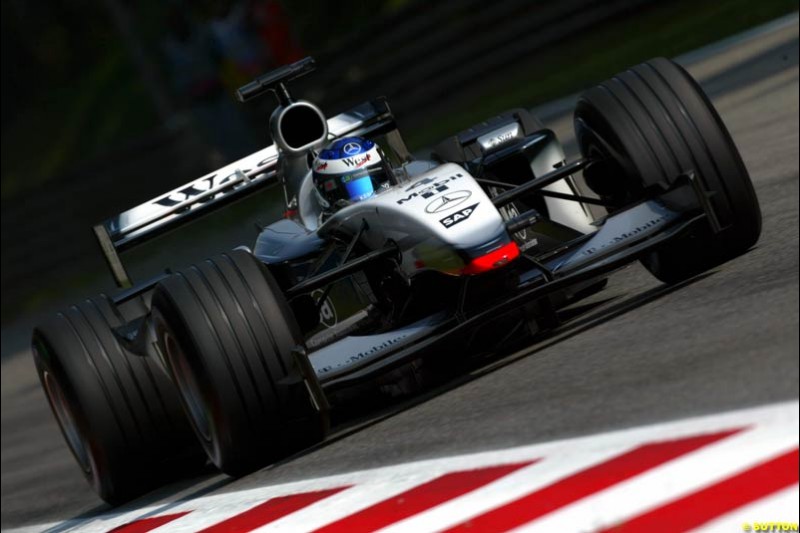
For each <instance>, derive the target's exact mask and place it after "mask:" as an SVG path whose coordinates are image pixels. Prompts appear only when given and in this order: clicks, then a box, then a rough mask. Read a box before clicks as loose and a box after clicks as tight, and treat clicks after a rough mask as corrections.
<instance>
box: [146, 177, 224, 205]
mask: <svg viewBox="0 0 800 533" xmlns="http://www.w3.org/2000/svg"><path fill="white" fill-rule="evenodd" d="M236 177H237V172H234V173H233V174H229V175H228V176H218V175H216V174H215V175H213V176H209V177H207V178H203V179H200V180H197V181H195V182H194V183H192V184H191V185H189V186H188V187H184V188H183V189H181V190H179V191H175V192H173V193H170V194H169V195H167V196H165V197H163V198H159V199H158V200H156V201H154V202H153V203H154V204H156V205H160V206H164V207H173V206H176V205H178V204H180V203H183V202H185V201H186V200H189V199H190V198H194V197H195V196H199V195H201V194H203V193H206V192H208V191H210V190H211V189H213V188H215V187H219V186H220V185H223V184H225V183H228V182H229V181H232V180H234V179H235V178H236ZM214 196H215V195H211V196H210V197H208V198H205V199H204V201H206V202H207V201H209V200H213V199H214Z"/></svg>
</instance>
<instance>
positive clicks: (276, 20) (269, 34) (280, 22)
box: [250, 0, 306, 66]
mask: <svg viewBox="0 0 800 533" xmlns="http://www.w3.org/2000/svg"><path fill="white" fill-rule="evenodd" d="M250 11H251V14H252V20H253V23H254V25H255V29H256V33H257V35H258V38H259V39H260V40H261V43H262V46H264V48H265V49H266V50H269V52H270V56H271V57H272V61H273V63H274V64H275V66H280V65H288V64H289V63H294V62H295V61H298V60H300V59H303V57H305V55H306V54H305V53H304V52H303V49H302V48H301V47H300V44H299V43H298V42H297V39H295V37H294V35H293V33H292V28H291V24H290V21H289V17H288V16H287V14H286V11H285V10H284V9H283V6H282V5H281V3H280V2H279V1H278V0H261V1H259V0H255V1H253V2H252V6H251V9H250Z"/></svg>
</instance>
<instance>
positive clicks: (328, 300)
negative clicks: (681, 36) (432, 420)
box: [32, 58, 761, 503]
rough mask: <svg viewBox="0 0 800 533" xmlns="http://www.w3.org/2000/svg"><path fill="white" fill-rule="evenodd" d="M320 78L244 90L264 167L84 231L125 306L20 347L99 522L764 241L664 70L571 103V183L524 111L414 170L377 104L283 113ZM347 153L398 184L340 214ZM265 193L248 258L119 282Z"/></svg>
mask: <svg viewBox="0 0 800 533" xmlns="http://www.w3.org/2000/svg"><path fill="white" fill-rule="evenodd" d="M313 67H314V62H313V60H312V59H311V58H306V59H304V60H302V61H300V62H298V63H295V64H292V65H288V66H285V67H282V68H280V69H278V70H276V71H273V72H271V73H268V74H266V75H264V76H261V77H259V78H257V79H256V80H255V81H253V82H252V83H250V84H248V85H246V86H244V87H242V88H241V89H239V92H238V96H239V98H240V99H241V100H242V101H245V100H249V99H251V98H254V97H256V96H258V95H261V94H264V93H267V92H272V93H274V94H275V95H276V96H277V99H278V104H279V105H278V107H277V109H276V110H275V112H274V113H273V115H272V118H271V120H270V128H271V133H272V138H273V140H274V145H272V146H269V147H267V148H265V149H263V150H261V151H259V152H256V153H254V154H252V155H250V156H248V157H245V158H244V159H242V160H240V161H237V162H235V163H232V164H230V165H228V166H226V167H224V168H222V169H220V170H218V171H217V172H213V173H211V174H209V175H207V176H204V177H202V178H200V179H198V180H196V181H194V182H191V183H189V184H187V185H185V186H183V187H180V188H178V189H176V190H173V191H171V192H169V193H167V194H164V195H163V196H161V197H159V198H156V199H154V200H152V201H150V202H147V203H145V204H143V205H140V206H139V207H136V208H134V209H131V210H129V211H126V212H124V213H122V214H120V215H118V216H115V217H113V218H111V219H110V220H107V221H106V222H104V223H102V224H99V225H97V226H96V227H95V228H94V231H95V233H96V236H97V239H98V241H99V244H100V246H101V248H102V250H103V252H104V255H105V257H106V260H107V262H108V265H109V267H110V270H111V273H112V275H113V277H114V279H115V280H116V282H117V284H118V285H119V286H120V287H121V288H123V290H121V291H120V292H118V293H116V294H115V295H113V296H106V295H100V296H97V297H93V298H89V299H86V300H84V301H83V302H81V303H79V304H77V305H74V306H72V307H70V308H69V309H66V310H64V311H63V312H61V313H59V314H57V315H56V316H54V317H53V318H52V319H51V320H49V321H48V322H46V323H44V324H42V325H40V326H39V327H37V328H36V329H35V330H34V332H33V340H32V343H33V355H34V359H35V362H36V367H37V370H38V372H39V375H40V378H41V382H42V385H43V387H44V390H45V392H46V395H47V398H48V400H49V402H50V405H51V407H52V409H53V412H54V414H55V416H56V418H57V420H58V423H59V425H60V427H61V431H62V432H63V434H64V437H65V439H66V441H67V443H68V445H69V447H70V449H71V450H72V453H73V454H74V456H75V458H76V460H77V462H78V464H79V465H80V467H81V469H82V470H83V472H84V474H85V476H86V478H87V479H88V480H89V482H90V483H91V484H92V486H93V488H94V489H95V490H96V491H97V493H98V494H99V495H100V497H101V498H103V499H105V500H107V501H109V502H112V503H118V502H122V501H125V500H127V499H130V498H132V497H135V496H136V495H138V494H141V493H143V492H144V491H147V490H149V489H151V488H153V487H155V486H157V485H158V484H159V483H163V482H165V481H167V480H168V479H171V478H174V477H175V476H178V475H181V474H182V473H185V472H191V471H192V470H193V469H195V468H197V467H198V465H203V464H204V462H205V460H206V457H207V458H209V459H210V460H211V461H212V462H213V463H214V465H216V466H217V467H218V468H219V469H220V470H222V471H223V472H225V473H228V474H231V475H234V476H236V475H241V474H244V473H246V472H249V471H252V470H254V469H256V468H259V467H261V466H263V465H266V464H269V463H270V462H274V461H275V460H276V459H278V458H280V457H283V456H286V455H287V454H290V453H293V452H296V451H298V450H300V449H302V448H304V447H306V446H309V445H311V444H313V443H316V442H319V441H321V440H323V439H324V437H325V434H326V432H327V431H328V430H329V427H330V424H329V421H330V413H331V409H335V408H336V407H337V401H338V400H337V398H339V396H341V395H342V394H343V391H348V390H350V391H352V390H358V389H359V388H360V387H364V386H371V385H373V384H374V385H376V386H378V387H383V386H387V384H388V385H390V384H391V383H392V382H393V380H402V379H406V378H407V377H408V372H409V371H413V369H414V368H416V367H415V365H417V364H418V363H419V362H420V361H422V362H423V363H422V364H424V362H425V361H431V360H435V361H439V362H441V361H447V360H448V359H447V358H451V359H449V360H451V361H452V360H457V359H459V358H467V357H469V356H470V354H472V353H475V352H476V351H484V352H486V351H491V350H494V349H497V347H498V346H500V345H501V342H502V340H503V339H507V338H509V337H510V336H512V335H518V334H522V333H521V332H524V333H525V334H536V333H538V332H541V331H544V330H547V329H548V328H553V327H554V326H557V325H558V314H557V313H556V311H557V310H558V309H559V308H561V307H562V306H564V305H565V304H567V303H569V302H571V301H575V299H576V298H580V297H581V296H582V295H585V294H588V293H590V292H591V291H592V290H597V289H598V288H600V287H602V284H603V282H604V280H605V279H606V278H607V276H608V275H609V274H610V273H611V272H612V271H615V270H617V269H619V268H621V267H622V266H624V265H627V264H629V263H631V262H633V261H637V260H638V261H641V262H642V264H643V265H644V266H645V267H646V268H647V269H648V270H649V271H650V272H651V273H652V274H653V275H655V276H656V277H657V278H659V279H660V280H663V281H665V282H670V283H671V282H677V281H680V280H684V279H687V278H689V277H691V276H693V275H695V274H697V273H699V272H703V271H705V270H707V269H709V268H711V267H714V266H716V265H719V264H721V263H723V262H725V261H727V260H729V259H731V258H733V257H735V256H737V255H740V254H742V253H744V252H745V251H747V250H748V249H749V248H750V247H752V246H753V245H754V244H755V243H756V241H757V240H758V237H759V234H760V231H761V214H760V210H759V206H758V201H757V199H756V196H755V193H754V190H753V186H752V184H751V182H750V178H749V176H748V173H747V170H746V169H745V167H744V164H743V163H742V159H741V157H740V156H739V153H738V151H737V149H736V147H735V146H734V143H733V142H732V140H731V137H730V135H729V134H728V132H727V130H726V129H725V126H724V125H723V124H722V121H721V120H720V117H719V115H718V114H717V113H716V111H715V110H714V108H713V107H712V105H711V103H710V102H709V100H708V98H707V97H706V96H705V95H704V94H703V92H702V90H701V89H700V87H699V86H698V84H697V83H696V82H695V81H694V80H693V79H692V78H691V77H690V76H689V74H687V73H686V71H685V70H683V69H682V68H681V67H680V66H678V65H676V64H675V63H673V62H671V61H669V60H667V59H654V60H652V61H649V62H647V63H644V64H641V65H638V66H636V67H633V68H631V69H630V70H627V71H625V72H623V73H620V74H619V75H617V76H615V77H613V78H611V79H610V80H608V81H605V82H603V83H602V84H600V85H598V86H597V87H595V88H592V89H590V90H588V91H586V92H585V93H584V94H583V95H582V96H581V97H580V99H579V101H578V103H577V107H576V109H575V113H574V123H575V132H576V136H577V140H578V144H579V147H580V152H581V154H582V155H581V157H580V158H579V159H577V160H575V161H571V162H567V161H566V160H565V156H564V152H563V149H562V147H561V145H560V143H559V141H558V140H557V139H556V137H555V135H554V133H553V132H552V131H550V130H548V129H546V128H545V127H544V126H543V125H542V124H541V123H540V122H539V121H538V120H537V119H536V118H535V117H534V116H532V115H531V114H530V113H529V112H527V111H525V110H521V109H520V110H513V111H510V112H507V113H504V114H501V115H499V116H497V117H494V118H491V119H489V120H487V121H485V122H483V123H481V124H478V125H476V126H474V127H472V128H470V129H468V130H466V131H463V132H461V133H459V134H458V135H455V136H453V137H450V138H448V139H446V140H444V141H443V142H442V143H440V144H439V145H437V146H436V147H435V150H434V152H433V154H432V155H431V158H430V159H429V160H421V159H414V158H413V157H412V156H411V154H410V153H409V151H408V150H407V148H406V146H405V144H404V142H403V139H402V137H401V136H400V133H399V132H398V130H397V127H396V125H395V121H394V117H393V115H392V113H391V112H390V110H389V107H388V105H387V103H386V101H385V100H383V99H377V100H372V101H369V102H367V103H364V104H362V105H359V106H358V107H356V108H355V109H352V110H350V111H348V112H345V113H342V114H340V115H337V116H335V117H333V118H330V119H326V118H325V116H324V115H323V113H322V111H320V109H319V108H318V107H317V106H315V105H314V104H312V103H310V102H307V101H302V100H295V99H294V98H293V97H292V96H291V95H290V93H289V90H288V88H287V83H288V82H289V81H290V80H291V79H294V78H296V77H298V76H300V75H303V74H306V73H307V72H309V71H311V70H312V69H313ZM348 138H357V139H368V140H370V142H371V143H376V144H377V145H379V146H380V147H381V149H382V151H383V154H384V159H383V160H384V162H385V169H384V170H385V171H386V172H387V173H389V174H390V175H391V179H390V180H389V181H388V182H387V184H386V186H385V187H383V188H382V189H381V190H378V191H375V193H374V194H370V195H366V196H368V197H365V198H362V200H363V201H359V202H355V203H350V204H347V205H342V206H336V208H334V209H331V208H330V206H326V205H325V203H324V202H323V201H321V198H320V196H319V194H317V192H318V190H317V185H318V184H315V181H314V172H315V169H312V161H313V160H314V157H316V156H319V154H320V151H321V150H322V149H323V147H324V146H325V145H326V144H327V143H329V142H331V141H332V140H334V139H348ZM346 151H347V147H345V152H346ZM351 162H353V161H351ZM355 163H358V162H357V161H356V162H355ZM579 172H582V173H583V178H584V180H585V184H586V186H588V188H589V189H591V191H592V192H593V193H594V194H592V193H590V192H589V191H585V192H582V191H581V189H582V188H584V187H583V185H581V187H580V188H579V187H578V186H577V184H576V180H575V179H574V178H573V175H574V174H577V173H579ZM273 184H277V185H279V186H281V187H282V189H283V192H284V195H285V203H286V205H285V208H286V214H285V217H284V218H282V219H280V220H278V221H276V222H274V223H272V224H270V225H268V226H266V227H264V228H263V229H262V231H261V232H260V234H259V235H258V238H257V240H256V242H255V244H254V245H253V246H252V248H248V247H246V246H241V247H239V248H237V249H234V250H233V251H230V252H227V253H222V254H220V255H216V256H213V257H211V258H210V259H207V260H206V261H204V262H200V263H197V264H195V265H194V266H191V267H189V268H185V269H182V270H180V271H177V272H171V271H169V270H167V271H165V272H164V273H162V274H161V275H159V276H157V277H156V278H155V279H153V280H150V281H148V282H143V283H138V284H134V283H133V282H132V281H131V279H130V276H129V274H128V271H127V270H126V267H125V266H124V264H123V263H122V261H121V258H120V253H121V252H123V251H126V250H129V249H131V248H133V247H135V246H137V245H139V244H141V243H144V242H146V241H149V240H151V239H152V238H154V237H156V236H158V235H161V234H163V233H165V232H167V231H169V230H172V229H175V228H177V227H178V226H181V225H183V224H185V223H186V222H189V221H192V220H195V219H196V218H198V217H199V216H201V215H204V214H206V213H208V212H211V211H213V210H216V209H219V208H221V207H223V206H226V205H229V204H231V203H232V202H234V201H236V200H240V199H242V198H244V197H246V196H250V195H251V194H253V193H254V192H256V191H259V190H262V189H264V188H265V187H269V186H271V185H273ZM590 207H591V208H592V209H595V210H597V209H598V208H603V209H604V210H605V213H607V214H605V215H604V216H601V217H600V216H598V217H597V218H596V219H595V217H594V216H592V211H591V210H590ZM453 358H455V359H453ZM409 369H411V370H409ZM390 389H391V387H387V390H390ZM345 396H346V395H345ZM198 443H199V445H198Z"/></svg>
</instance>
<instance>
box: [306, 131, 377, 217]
mask: <svg viewBox="0 0 800 533" xmlns="http://www.w3.org/2000/svg"><path fill="white" fill-rule="evenodd" d="M312 171H313V177H314V185H315V186H316V189H317V192H318V193H319V197H320V203H321V204H322V207H323V208H325V209H328V208H340V207H343V206H345V205H349V204H351V203H355V202H360V201H362V200H366V199H367V198H369V197H371V196H373V195H374V194H375V193H377V192H380V190H382V189H386V188H388V187H389V186H390V185H391V183H392V173H391V170H390V168H389V167H388V165H387V164H386V161H384V158H383V156H382V154H381V150H380V148H379V147H378V145H377V144H375V143H374V142H373V141H370V140H369V139H364V138H362V137H345V138H343V139H337V140H336V141H334V142H332V143H331V144H330V145H328V147H327V148H325V149H323V150H322V151H321V152H320V153H319V155H318V156H317V158H316V159H315V160H314V166H313V169H312Z"/></svg>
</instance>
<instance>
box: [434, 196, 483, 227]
mask: <svg viewBox="0 0 800 533" xmlns="http://www.w3.org/2000/svg"><path fill="white" fill-rule="evenodd" d="M478 203H480V202H478ZM476 207H478V204H472V205H470V206H468V207H465V208H464V209H461V210H459V211H456V212H455V213H453V214H452V215H447V216H446V217H444V218H443V219H441V220H440V221H439V222H441V223H442V226H444V227H445V228H451V227H453V226H455V225H456V224H459V223H461V222H464V221H465V220H467V219H468V218H469V217H471V216H472V213H474V212H475V208H476Z"/></svg>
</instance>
